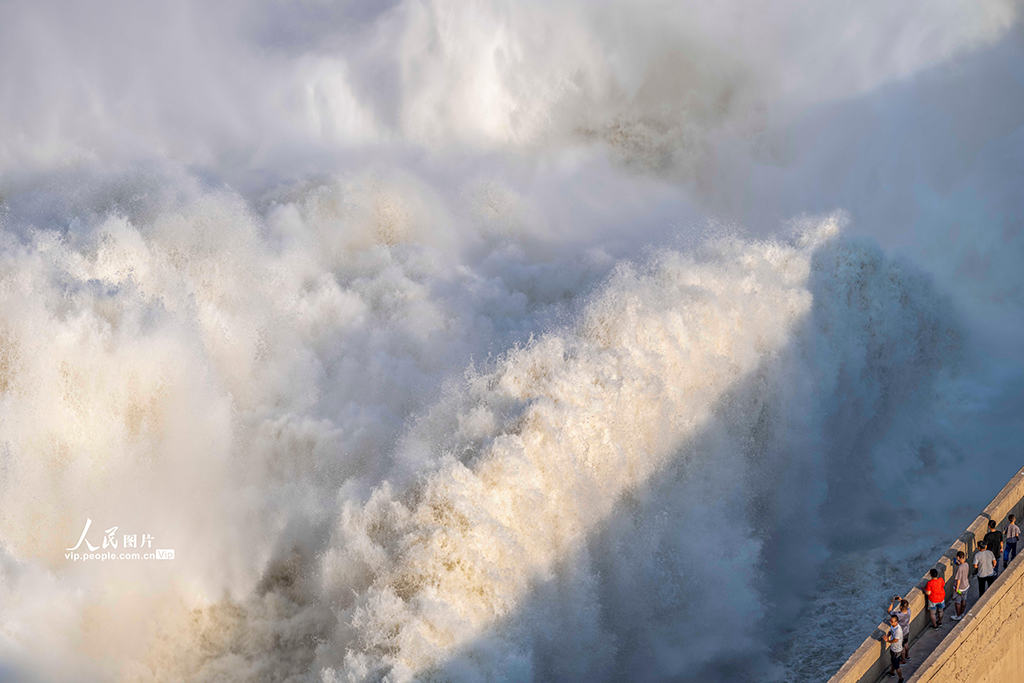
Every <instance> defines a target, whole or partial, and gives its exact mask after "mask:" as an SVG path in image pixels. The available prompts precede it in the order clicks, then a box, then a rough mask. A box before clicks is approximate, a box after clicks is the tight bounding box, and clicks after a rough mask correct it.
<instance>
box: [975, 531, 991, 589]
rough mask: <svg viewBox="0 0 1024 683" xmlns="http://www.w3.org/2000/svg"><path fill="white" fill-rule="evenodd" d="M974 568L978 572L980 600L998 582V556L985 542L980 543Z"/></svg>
mask: <svg viewBox="0 0 1024 683" xmlns="http://www.w3.org/2000/svg"><path fill="white" fill-rule="evenodd" d="M974 568H975V569H976V570H977V571H978V597H979V598H980V597H981V596H982V595H984V594H985V591H986V590H987V589H988V587H989V586H990V585H992V582H993V581H995V580H996V556H995V555H993V554H992V551H991V550H989V549H988V548H987V547H986V545H985V541H979V542H978V552H976V553H974Z"/></svg>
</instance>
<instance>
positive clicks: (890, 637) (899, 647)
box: [885, 614, 903, 683]
mask: <svg viewBox="0 0 1024 683" xmlns="http://www.w3.org/2000/svg"><path fill="white" fill-rule="evenodd" d="M885 642H887V643H889V663H890V664H892V668H891V669H890V670H889V678H892V677H893V676H896V675H897V674H899V677H900V680H899V683H903V672H902V671H901V670H900V662H901V660H902V659H903V629H902V628H901V627H900V620H899V619H897V618H896V615H895V614H893V615H890V616H889V633H887V634H886V635H885Z"/></svg>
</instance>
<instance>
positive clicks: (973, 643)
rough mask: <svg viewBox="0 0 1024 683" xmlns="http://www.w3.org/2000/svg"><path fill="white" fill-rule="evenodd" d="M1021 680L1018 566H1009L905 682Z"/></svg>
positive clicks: (1023, 623) (1023, 578)
mask: <svg viewBox="0 0 1024 683" xmlns="http://www.w3.org/2000/svg"><path fill="white" fill-rule="evenodd" d="M1022 675H1024V561H1017V562H1013V563H1011V564H1010V569H1009V570H1007V571H1004V572H1003V574H1002V575H1001V576H1000V577H999V578H998V579H997V580H996V582H995V583H994V584H992V587H991V588H990V589H989V590H988V591H986V592H985V595H983V596H982V597H981V599H980V600H978V602H977V603H975V605H974V607H973V608H972V609H971V611H970V612H968V613H967V615H966V616H965V617H964V620H963V621H961V622H960V623H959V624H957V627H956V628H955V629H954V630H953V632H952V633H951V634H949V635H948V636H947V637H946V638H945V639H944V640H943V641H942V642H941V643H940V644H939V646H938V647H937V648H935V650H934V651H933V652H932V653H931V654H930V655H929V656H928V658H927V659H926V660H925V661H924V663H923V664H922V665H921V668H920V669H919V670H918V671H917V673H916V674H915V675H914V676H913V677H911V679H910V681H911V683H952V682H953V681H957V682H959V681H964V682H965V683H966V682H967V681H970V683H987V682H988V681H999V683H1007V682H1008V681H1019V680H1020V679H1021V676H1022Z"/></svg>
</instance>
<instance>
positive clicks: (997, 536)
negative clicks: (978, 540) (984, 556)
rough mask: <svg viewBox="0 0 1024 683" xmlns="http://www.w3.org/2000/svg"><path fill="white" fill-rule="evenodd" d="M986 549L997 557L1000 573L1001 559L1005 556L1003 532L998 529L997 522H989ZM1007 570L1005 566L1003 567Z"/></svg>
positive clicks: (997, 570) (997, 566)
mask: <svg viewBox="0 0 1024 683" xmlns="http://www.w3.org/2000/svg"><path fill="white" fill-rule="evenodd" d="M985 547H986V548H988V550H989V552H991V553H992V554H993V555H995V556H996V573H997V574H998V573H999V558H1000V557H1002V556H1003V532H1002V531H999V530H998V529H996V520H994V519H990V520H988V533H987V534H985ZM1003 568H1004V569H1005V568H1006V567H1005V566H1004V567H1003Z"/></svg>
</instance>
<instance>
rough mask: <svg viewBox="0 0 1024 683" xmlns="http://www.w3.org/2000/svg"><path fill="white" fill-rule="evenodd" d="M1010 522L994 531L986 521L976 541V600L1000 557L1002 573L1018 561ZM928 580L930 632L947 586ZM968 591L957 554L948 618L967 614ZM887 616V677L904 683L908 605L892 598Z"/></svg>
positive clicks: (1016, 530) (966, 570) (934, 576)
mask: <svg viewBox="0 0 1024 683" xmlns="http://www.w3.org/2000/svg"><path fill="white" fill-rule="evenodd" d="M1007 519H1008V520H1009V522H1008V523H1007V525H1006V529H1005V530H1004V531H999V530H998V529H997V528H996V523H995V520H989V523H988V533H986V534H985V538H984V540H981V541H978V552H976V553H975V554H974V563H973V564H974V570H975V573H976V574H977V575H978V596H979V597H980V596H982V595H984V594H985V591H986V590H987V589H988V587H989V586H990V585H992V582H993V581H995V580H996V576H998V574H999V557H1000V556H1002V558H1003V569H1004V570H1005V569H1006V567H1007V565H1008V564H1009V563H1010V562H1011V561H1012V560H1013V559H1014V558H1015V557H1017V541H1019V540H1020V527H1018V526H1017V518H1016V517H1015V516H1014V515H1009V517H1008V518H1007ZM929 573H930V574H931V578H930V579H929V580H928V583H927V584H925V587H924V595H925V601H926V602H927V604H928V618H929V620H930V621H931V625H932V628H939V627H940V626H942V611H943V609H945V607H946V582H945V580H943V579H941V578H939V572H938V570H937V569H935V568H932V569H931V571H930V572H929ZM969 587H970V565H969V564H968V563H967V555H966V554H965V553H964V551H962V550H961V551H960V552H958V553H957V554H956V569H955V570H954V572H953V608H954V609H955V610H956V614H954V615H953V616H951V617H950V619H952V620H953V621H960V620H961V619H963V618H964V612H966V611H967V589H968V588H969ZM886 612H888V613H889V633H888V634H887V635H886V637H885V642H886V643H888V644H889V659H890V664H891V668H890V669H889V676H890V677H896V676H899V677H900V680H899V683H903V672H902V671H901V670H900V665H901V664H903V663H905V662H906V661H907V660H909V659H910V602H909V601H908V600H907V599H905V598H904V597H902V596H900V595H896V596H894V597H893V599H892V602H891V603H889V607H888V608H887V609H886Z"/></svg>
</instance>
